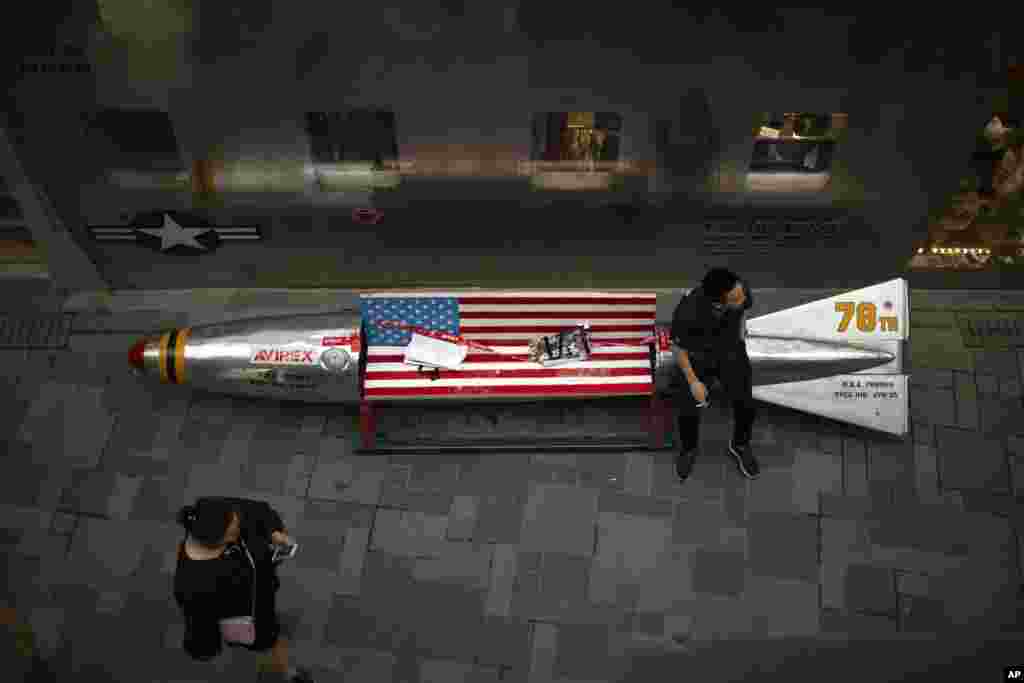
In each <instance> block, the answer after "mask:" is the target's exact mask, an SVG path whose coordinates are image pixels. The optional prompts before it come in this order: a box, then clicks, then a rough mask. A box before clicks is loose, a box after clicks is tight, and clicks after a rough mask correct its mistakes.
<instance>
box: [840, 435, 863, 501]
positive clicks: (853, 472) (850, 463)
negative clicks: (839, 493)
mask: <svg viewBox="0 0 1024 683" xmlns="http://www.w3.org/2000/svg"><path fill="white" fill-rule="evenodd" d="M843 449H844V454H843V463H844V468H845V471H844V473H843V486H844V492H845V493H846V495H848V496H867V495H868V466H867V448H866V446H865V445H864V444H863V443H858V442H855V441H851V440H848V439H847V440H845V441H844V443H843Z"/></svg>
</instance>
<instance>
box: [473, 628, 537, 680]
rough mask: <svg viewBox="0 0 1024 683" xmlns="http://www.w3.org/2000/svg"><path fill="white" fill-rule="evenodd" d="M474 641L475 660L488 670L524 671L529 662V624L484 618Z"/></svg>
mask: <svg viewBox="0 0 1024 683" xmlns="http://www.w3.org/2000/svg"><path fill="white" fill-rule="evenodd" d="M478 629H479V630H478V631H477V633H476V635H475V637H474V651H475V653H476V660H477V661H478V662H479V663H480V664H483V665H485V666H494V667H513V668H518V669H522V668H524V667H525V666H526V665H527V663H528V662H529V658H530V623H529V622H527V621H523V620H520V619H513V618H509V617H504V616H484V618H483V619H482V620H481V622H480V624H479V627H478Z"/></svg>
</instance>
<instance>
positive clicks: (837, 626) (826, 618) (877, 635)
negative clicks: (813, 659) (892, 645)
mask: <svg viewBox="0 0 1024 683" xmlns="http://www.w3.org/2000/svg"><path fill="white" fill-rule="evenodd" d="M896 626H897V622H896V619H893V618H891V617H886V616H882V615H876V614H858V613H856V612H850V611H846V610H838V609H823V610H822V613H821V633H822V634H825V635H832V634H835V635H842V636H846V637H849V638H850V639H851V640H880V639H884V638H891V637H893V636H895V635H896Z"/></svg>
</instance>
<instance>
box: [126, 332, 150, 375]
mask: <svg viewBox="0 0 1024 683" xmlns="http://www.w3.org/2000/svg"><path fill="white" fill-rule="evenodd" d="M122 348H123V347H122ZM145 352H146V340H145V339H142V340H139V341H137V342H135V345H134V346H132V348H131V349H130V350H129V351H128V364H129V365H131V366H132V367H133V368H135V369H136V370H142V369H143V367H144V365H143V356H144V355H145Z"/></svg>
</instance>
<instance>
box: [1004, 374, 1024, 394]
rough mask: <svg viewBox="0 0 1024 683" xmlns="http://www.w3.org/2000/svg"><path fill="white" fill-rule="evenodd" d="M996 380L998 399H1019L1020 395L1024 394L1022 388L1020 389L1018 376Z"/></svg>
mask: <svg viewBox="0 0 1024 683" xmlns="http://www.w3.org/2000/svg"><path fill="white" fill-rule="evenodd" d="M998 379H999V397H1000V398H1004V399H1020V397H1021V395H1022V394H1024V388H1022V385H1021V381H1020V376H1019V375H1014V376H1012V377H1008V376H1005V375H1004V376H1002V377H999V378H998Z"/></svg>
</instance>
